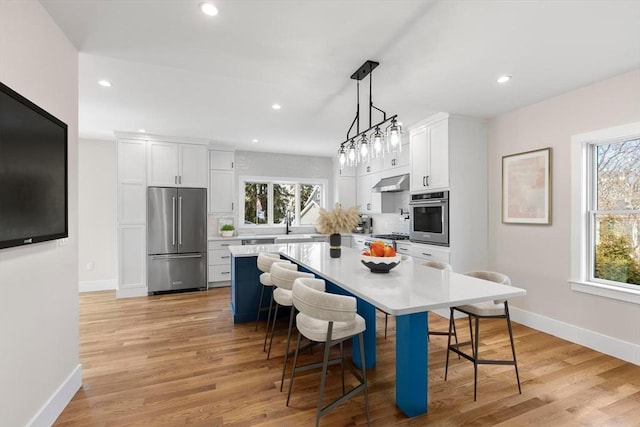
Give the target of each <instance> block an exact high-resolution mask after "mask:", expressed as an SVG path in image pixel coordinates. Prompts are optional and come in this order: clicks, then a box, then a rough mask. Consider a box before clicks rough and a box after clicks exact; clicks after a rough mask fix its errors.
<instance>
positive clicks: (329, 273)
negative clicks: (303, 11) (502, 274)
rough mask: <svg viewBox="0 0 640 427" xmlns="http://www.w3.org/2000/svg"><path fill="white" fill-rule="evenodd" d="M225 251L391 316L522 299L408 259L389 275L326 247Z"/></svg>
mask: <svg viewBox="0 0 640 427" xmlns="http://www.w3.org/2000/svg"><path fill="white" fill-rule="evenodd" d="M229 250H230V252H231V255H232V256H234V257H236V258H238V257H257V256H258V253H260V252H274V253H279V254H281V255H282V256H283V257H284V258H287V259H289V260H291V261H292V262H294V263H296V264H298V265H300V266H302V267H304V268H305V269H307V270H309V271H310V272H312V273H314V274H316V275H318V276H320V277H322V278H324V279H326V280H328V281H330V282H332V283H334V284H336V285H338V286H340V287H341V288H343V289H344V290H346V291H348V292H350V293H351V294H353V295H355V296H357V297H359V298H362V299H363V300H365V301H367V302H369V303H370V304H373V305H375V306H376V307H378V308H379V309H381V310H383V311H385V312H387V313H389V314H393V315H396V316H398V315H403V314H411V313H419V312H424V311H432V310H434V309H437V308H447V307H450V306H452V305H463V304H473V303H476V302H482V301H487V300H491V299H497V298H505V299H508V298H512V297H516V296H522V295H524V290H523V289H519V288H516V287H513V286H504V285H499V284H497V283H493V282H488V281H485V280H482V281H479V280H478V279H475V278H472V277H469V276H465V275H463V274H458V273H448V272H443V271H442V270H437V269H433V268H428V267H424V266H423V265H421V263H420V262H413V260H412V258H411V257H406V258H405V259H403V261H402V262H401V263H400V264H399V265H398V266H397V267H395V268H394V269H392V270H391V271H390V272H389V273H384V274H380V273H372V272H371V271H370V270H369V269H368V268H367V267H366V266H365V265H364V264H362V263H361V262H360V257H361V254H360V251H358V250H356V249H351V248H345V247H343V248H342V256H341V257H340V258H331V257H330V256H329V246H328V244H327V243H280V244H270V245H246V246H230V247H229ZM256 306H257V301H256Z"/></svg>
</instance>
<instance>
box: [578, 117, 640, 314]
mask: <svg viewBox="0 0 640 427" xmlns="http://www.w3.org/2000/svg"><path fill="white" fill-rule="evenodd" d="M572 141H573V146H572V182H571V188H572V228H571V230H572V233H571V236H572V238H571V261H572V265H571V276H572V279H571V282H572V289H574V290H577V291H580V292H586V293H591V294H596V295H601V296H606V297H610V298H615V299H620V300H624V301H629V302H635V303H638V304H640V123H633V124H630V125H626V126H620V127H616V128H610V129H604V130H601V131H596V132H591V133H588V134H583V135H577V136H574V137H573V138H572Z"/></svg>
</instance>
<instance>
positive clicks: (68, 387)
mask: <svg viewBox="0 0 640 427" xmlns="http://www.w3.org/2000/svg"><path fill="white" fill-rule="evenodd" d="M80 387H82V365H78V366H76V367H75V369H74V370H73V371H72V372H71V373H70V374H69V376H68V377H67V378H66V379H65V380H64V381H63V382H62V384H60V386H59V387H58V389H57V390H56V391H55V392H54V393H53V394H52V395H51V397H49V399H48V400H47V401H46V402H45V404H44V405H42V407H41V408H40V410H39V411H38V412H37V413H36V414H35V415H34V416H33V417H32V418H31V420H29V422H28V423H27V426H33V427H40V426H43V427H44V426H51V425H53V423H54V422H55V421H56V419H57V418H58V417H59V416H60V414H61V413H62V411H63V410H64V408H65V407H66V406H67V404H69V402H70V401H71V399H73V396H74V395H75V394H76V392H77V391H78V390H80Z"/></svg>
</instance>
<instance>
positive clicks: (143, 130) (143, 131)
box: [138, 129, 147, 133]
mask: <svg viewBox="0 0 640 427" xmlns="http://www.w3.org/2000/svg"><path fill="white" fill-rule="evenodd" d="M138 132H140V133H147V131H146V130H145V129H138Z"/></svg>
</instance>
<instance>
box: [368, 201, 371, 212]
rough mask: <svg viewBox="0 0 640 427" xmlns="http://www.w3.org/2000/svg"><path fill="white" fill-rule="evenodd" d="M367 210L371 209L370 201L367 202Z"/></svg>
mask: <svg viewBox="0 0 640 427" xmlns="http://www.w3.org/2000/svg"><path fill="white" fill-rule="evenodd" d="M367 210H368V211H370V210H371V203H367Z"/></svg>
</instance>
